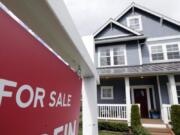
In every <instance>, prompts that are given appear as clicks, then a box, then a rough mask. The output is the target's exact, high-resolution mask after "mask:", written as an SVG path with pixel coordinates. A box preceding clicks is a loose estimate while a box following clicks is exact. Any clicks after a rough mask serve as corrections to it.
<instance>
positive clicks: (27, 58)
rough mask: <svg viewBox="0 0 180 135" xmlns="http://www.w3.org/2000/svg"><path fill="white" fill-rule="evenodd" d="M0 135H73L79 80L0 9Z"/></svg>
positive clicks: (78, 104) (76, 115)
mask: <svg viewBox="0 0 180 135" xmlns="http://www.w3.org/2000/svg"><path fill="white" fill-rule="evenodd" d="M0 20H1V21H0V30H1V31H0V63H1V64H0V134H2V135H13V134H16V135H77V133H78V125H79V124H78V123H79V111H80V110H79V108H80V96H81V94H80V91H81V82H82V81H81V79H80V78H79V76H78V75H77V74H76V73H75V72H74V71H73V70H71V69H70V68H69V66H67V65H66V64H65V63H64V62H63V61H61V60H60V59H59V58H58V57H57V56H56V55H55V54H53V53H52V50H51V51H50V49H49V48H47V46H46V45H45V44H44V43H43V42H40V40H38V39H37V38H35V36H33V35H32V34H30V33H29V32H28V31H27V30H26V29H25V28H24V27H22V26H21V25H20V24H19V23H18V22H16V21H15V20H14V19H13V18H12V17H11V16H10V15H9V14H8V13H6V12H5V10H3V9H0Z"/></svg>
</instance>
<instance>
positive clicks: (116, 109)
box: [98, 104, 127, 120]
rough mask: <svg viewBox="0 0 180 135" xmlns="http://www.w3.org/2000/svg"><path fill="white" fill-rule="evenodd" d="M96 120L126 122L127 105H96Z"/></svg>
mask: <svg viewBox="0 0 180 135" xmlns="http://www.w3.org/2000/svg"><path fill="white" fill-rule="evenodd" d="M98 119H107V120H127V105H126V104H98Z"/></svg>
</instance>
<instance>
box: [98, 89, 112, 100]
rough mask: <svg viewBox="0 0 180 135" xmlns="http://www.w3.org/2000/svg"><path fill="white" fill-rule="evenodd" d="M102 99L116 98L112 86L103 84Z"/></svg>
mask: <svg viewBox="0 0 180 135" xmlns="http://www.w3.org/2000/svg"><path fill="white" fill-rule="evenodd" d="M101 99H114V93H113V87H112V86H101Z"/></svg>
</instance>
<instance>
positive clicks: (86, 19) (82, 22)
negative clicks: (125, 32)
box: [64, 0, 180, 36]
mask: <svg viewBox="0 0 180 135" xmlns="http://www.w3.org/2000/svg"><path fill="white" fill-rule="evenodd" d="M64 1H65V4H66V5H67V8H68V10H69V12H70V14H71V16H72V19H73V21H74V23H75V25H76V27H77V29H78V31H79V33H80V35H81V36H85V35H91V34H93V33H94V32H95V31H96V30H97V29H98V28H99V27H100V26H101V25H103V24H104V23H105V22H106V21H107V20H108V19H109V18H115V17H116V16H118V15H119V14H120V13H121V12H122V11H123V10H124V9H126V8H127V7H128V6H129V5H130V4H131V3H132V2H133V1H134V2H135V3H137V4H140V5H142V6H144V7H147V8H149V9H151V10H153V11H156V12H159V13H161V14H164V15H166V16H168V17H171V18H173V19H175V20H177V21H180V0H64Z"/></svg>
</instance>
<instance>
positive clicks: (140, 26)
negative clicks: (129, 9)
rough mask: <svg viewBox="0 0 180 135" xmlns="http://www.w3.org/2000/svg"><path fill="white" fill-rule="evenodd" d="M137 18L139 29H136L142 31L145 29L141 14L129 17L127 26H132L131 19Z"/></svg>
mask: <svg viewBox="0 0 180 135" xmlns="http://www.w3.org/2000/svg"><path fill="white" fill-rule="evenodd" d="M135 18H137V19H138V20H139V29H136V30H137V31H142V30H143V26H142V19H141V16H140V15H135V16H130V17H127V19H126V21H127V26H128V27H129V28H130V20H131V19H135Z"/></svg>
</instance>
